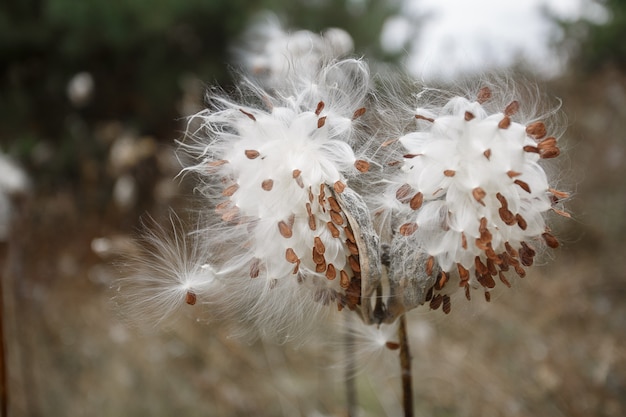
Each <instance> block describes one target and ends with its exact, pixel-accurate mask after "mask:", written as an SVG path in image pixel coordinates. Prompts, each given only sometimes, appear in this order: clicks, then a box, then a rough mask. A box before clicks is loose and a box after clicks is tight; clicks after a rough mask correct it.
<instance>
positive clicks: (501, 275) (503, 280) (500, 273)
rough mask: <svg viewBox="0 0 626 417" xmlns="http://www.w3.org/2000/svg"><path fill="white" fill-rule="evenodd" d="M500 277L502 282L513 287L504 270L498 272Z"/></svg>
mask: <svg viewBox="0 0 626 417" xmlns="http://www.w3.org/2000/svg"><path fill="white" fill-rule="evenodd" d="M498 277H499V278H500V282H502V283H503V284H504V285H506V286H507V287H509V288H511V283H510V282H509V280H508V279H506V276H505V275H504V272H502V271H500V272H499V273H498Z"/></svg>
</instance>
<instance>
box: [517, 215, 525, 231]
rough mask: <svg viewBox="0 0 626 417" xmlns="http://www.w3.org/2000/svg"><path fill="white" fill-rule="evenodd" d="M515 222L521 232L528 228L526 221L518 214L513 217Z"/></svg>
mask: <svg viewBox="0 0 626 417" xmlns="http://www.w3.org/2000/svg"><path fill="white" fill-rule="evenodd" d="M515 221H517V225H518V226H519V228H520V229H522V230H526V228H527V227H528V223H526V219H524V218H523V217H522V215H521V214H519V213H518V214H516V215H515Z"/></svg>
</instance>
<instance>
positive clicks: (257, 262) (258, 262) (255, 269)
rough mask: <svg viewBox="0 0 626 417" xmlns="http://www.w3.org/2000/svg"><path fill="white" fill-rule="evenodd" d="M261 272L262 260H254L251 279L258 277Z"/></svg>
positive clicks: (251, 265)
mask: <svg viewBox="0 0 626 417" xmlns="http://www.w3.org/2000/svg"><path fill="white" fill-rule="evenodd" d="M260 270H261V260H259V259H257V258H254V259H253V260H252V261H251V262H250V278H256V277H258V276H259V272H260Z"/></svg>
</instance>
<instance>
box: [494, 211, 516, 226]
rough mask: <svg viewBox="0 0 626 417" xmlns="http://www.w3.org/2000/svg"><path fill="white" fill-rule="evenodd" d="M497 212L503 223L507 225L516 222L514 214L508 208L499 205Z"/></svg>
mask: <svg viewBox="0 0 626 417" xmlns="http://www.w3.org/2000/svg"><path fill="white" fill-rule="evenodd" d="M498 214H499V215H500V218H501V219H502V221H503V222H504V224H506V225H507V226H513V225H514V224H516V223H517V220H516V219H515V215H514V214H513V212H512V211H511V210H509V209H508V208H504V207H500V208H499V209H498Z"/></svg>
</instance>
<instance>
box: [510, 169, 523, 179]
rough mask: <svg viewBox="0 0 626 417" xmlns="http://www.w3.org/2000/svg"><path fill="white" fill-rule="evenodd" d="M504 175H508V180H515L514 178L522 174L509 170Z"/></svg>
mask: <svg viewBox="0 0 626 417" xmlns="http://www.w3.org/2000/svg"><path fill="white" fill-rule="evenodd" d="M506 175H508V177H509V178H515V177H519V176H520V175H522V173H521V172H517V171H512V170H511V171H507V172H506Z"/></svg>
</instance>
